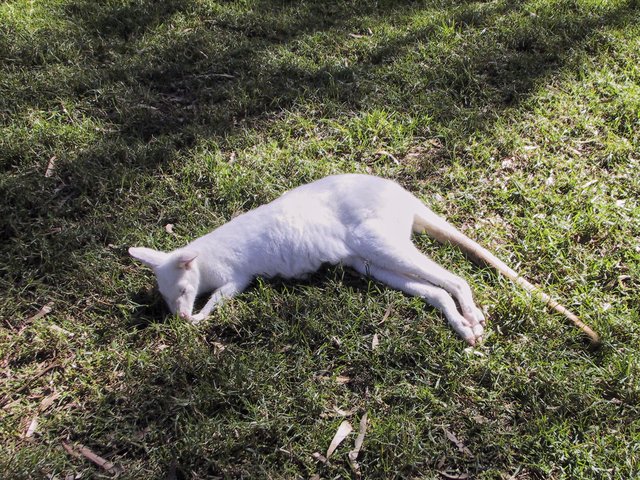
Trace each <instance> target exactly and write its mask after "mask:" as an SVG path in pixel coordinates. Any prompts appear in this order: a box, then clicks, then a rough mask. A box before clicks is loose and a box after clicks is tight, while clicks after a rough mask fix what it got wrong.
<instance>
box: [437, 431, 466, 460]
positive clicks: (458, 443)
mask: <svg viewBox="0 0 640 480" xmlns="http://www.w3.org/2000/svg"><path fill="white" fill-rule="evenodd" d="M444 434H445V435H446V436H447V438H448V439H449V440H451V442H453V443H454V444H455V446H456V447H458V450H460V452H461V453H464V454H465V455H468V456H469V457H473V453H471V450H469V449H468V448H467V447H466V446H465V444H464V443H463V442H462V441H461V440H459V439H458V437H456V436H455V435H454V434H453V433H451V432H450V431H449V430H447V429H446V428H445V430H444Z"/></svg>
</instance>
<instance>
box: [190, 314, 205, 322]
mask: <svg viewBox="0 0 640 480" xmlns="http://www.w3.org/2000/svg"><path fill="white" fill-rule="evenodd" d="M202 320H204V315H202V314H201V313H196V314H195V315H192V316H191V318H189V322H191V325H197V324H199V323H200V322H201V321H202Z"/></svg>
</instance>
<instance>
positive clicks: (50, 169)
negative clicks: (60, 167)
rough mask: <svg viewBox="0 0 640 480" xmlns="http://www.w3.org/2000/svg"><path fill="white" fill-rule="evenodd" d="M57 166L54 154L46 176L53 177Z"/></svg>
mask: <svg viewBox="0 0 640 480" xmlns="http://www.w3.org/2000/svg"><path fill="white" fill-rule="evenodd" d="M55 168H56V156H55V155H54V156H53V157H51V158H50V159H49V163H48V164H47V170H46V171H45V172H44V176H45V177H47V178H48V177H51V176H52V175H53V171H54V170H55Z"/></svg>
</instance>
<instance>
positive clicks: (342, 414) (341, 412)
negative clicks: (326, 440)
mask: <svg viewBox="0 0 640 480" xmlns="http://www.w3.org/2000/svg"><path fill="white" fill-rule="evenodd" d="M333 410H334V411H335V412H336V413H337V414H338V416H340V417H350V416H351V415H353V414H354V413H356V411H357V408H352V409H351V410H343V409H341V408H338V407H333Z"/></svg>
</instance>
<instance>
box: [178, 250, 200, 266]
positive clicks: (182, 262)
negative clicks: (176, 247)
mask: <svg viewBox="0 0 640 480" xmlns="http://www.w3.org/2000/svg"><path fill="white" fill-rule="evenodd" d="M197 257H198V254H197V253H184V254H182V255H181V256H180V259H179V260H178V267H179V268H181V269H183V270H189V269H190V268H191V267H192V266H193V262H194V260H195V259H196V258H197Z"/></svg>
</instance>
